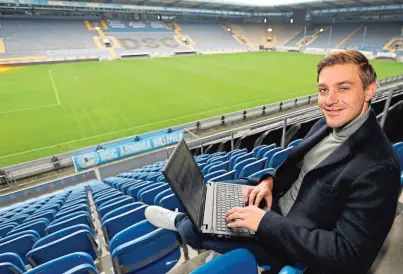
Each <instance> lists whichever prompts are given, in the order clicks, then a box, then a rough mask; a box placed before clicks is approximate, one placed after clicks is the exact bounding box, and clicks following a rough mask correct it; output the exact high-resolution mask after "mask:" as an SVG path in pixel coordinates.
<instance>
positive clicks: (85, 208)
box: [55, 204, 90, 218]
mask: <svg viewBox="0 0 403 274" xmlns="http://www.w3.org/2000/svg"><path fill="white" fill-rule="evenodd" d="M81 211H86V212H90V208H89V207H88V206H87V205H86V204H84V205H77V206H74V207H72V208H69V209H65V210H63V211H59V212H58V213H57V214H56V216H55V218H60V217H63V216H66V215H69V214H71V213H75V212H81Z"/></svg>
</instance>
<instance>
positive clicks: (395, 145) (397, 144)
mask: <svg viewBox="0 0 403 274" xmlns="http://www.w3.org/2000/svg"><path fill="white" fill-rule="evenodd" d="M393 147H394V148H395V150H396V151H397V149H398V148H400V147H403V142H398V143H396V144H394V145H393Z"/></svg>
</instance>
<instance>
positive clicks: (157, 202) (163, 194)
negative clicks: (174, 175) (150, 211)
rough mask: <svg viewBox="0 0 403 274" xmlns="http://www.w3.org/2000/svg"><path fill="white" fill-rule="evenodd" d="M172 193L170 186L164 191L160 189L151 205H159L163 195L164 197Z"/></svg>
mask: <svg viewBox="0 0 403 274" xmlns="http://www.w3.org/2000/svg"><path fill="white" fill-rule="evenodd" d="M172 193H173V191H172V189H171V188H168V189H165V190H164V191H161V192H160V193H158V194H157V195H156V196H155V198H154V201H153V205H159V204H160V202H161V199H162V198H164V197H166V196H168V195H171V194H172Z"/></svg>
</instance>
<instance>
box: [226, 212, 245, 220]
mask: <svg viewBox="0 0 403 274" xmlns="http://www.w3.org/2000/svg"><path fill="white" fill-rule="evenodd" d="M244 218H245V214H244V213H241V212H235V213H232V214H230V215H228V216H227V217H226V220H227V222H231V221H233V220H235V219H242V220H243V219H244Z"/></svg>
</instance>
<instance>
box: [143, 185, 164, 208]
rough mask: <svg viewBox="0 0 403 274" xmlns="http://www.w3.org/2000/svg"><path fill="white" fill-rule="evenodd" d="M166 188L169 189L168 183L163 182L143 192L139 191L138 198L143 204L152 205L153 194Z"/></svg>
mask: <svg viewBox="0 0 403 274" xmlns="http://www.w3.org/2000/svg"><path fill="white" fill-rule="evenodd" d="M167 189H169V185H168V184H164V185H160V186H157V187H154V188H151V189H148V190H145V191H144V192H141V195H140V197H139V198H140V199H139V200H140V201H141V202H143V203H145V204H148V205H152V204H153V203H154V199H155V196H157V195H158V194H159V193H160V192H161V191H164V190H167Z"/></svg>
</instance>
